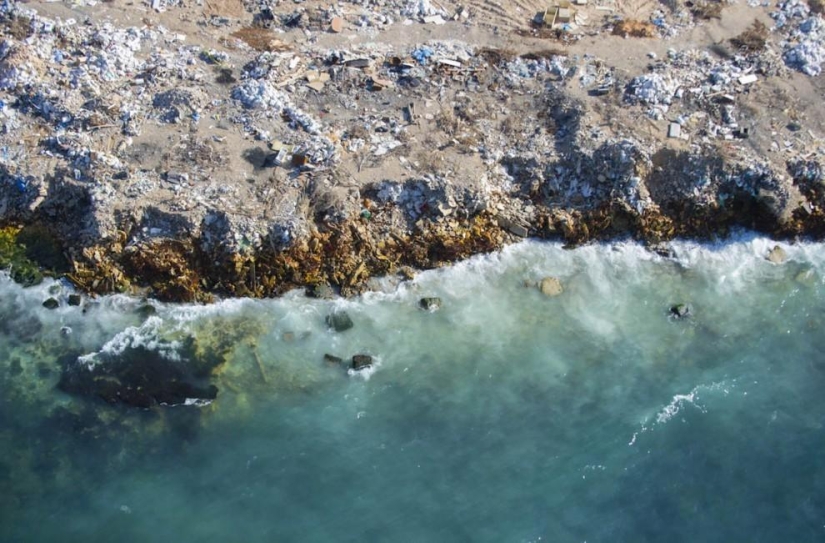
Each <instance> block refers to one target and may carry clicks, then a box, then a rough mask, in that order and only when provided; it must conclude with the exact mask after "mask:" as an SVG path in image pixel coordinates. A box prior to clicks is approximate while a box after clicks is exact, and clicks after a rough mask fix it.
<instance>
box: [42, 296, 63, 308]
mask: <svg viewBox="0 0 825 543" xmlns="http://www.w3.org/2000/svg"><path fill="white" fill-rule="evenodd" d="M43 307H45V308H46V309H57V308H58V307H60V302H58V301H57V300H56V299H55V298H49V299H48V300H46V301H45V302H43Z"/></svg>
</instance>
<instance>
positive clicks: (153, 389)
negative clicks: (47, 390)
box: [58, 345, 218, 408]
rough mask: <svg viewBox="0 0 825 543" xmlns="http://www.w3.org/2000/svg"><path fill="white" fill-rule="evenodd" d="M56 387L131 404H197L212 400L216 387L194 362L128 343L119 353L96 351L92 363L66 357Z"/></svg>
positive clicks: (141, 405) (83, 394)
mask: <svg viewBox="0 0 825 543" xmlns="http://www.w3.org/2000/svg"><path fill="white" fill-rule="evenodd" d="M58 388H59V389H60V390H62V391H64V392H68V393H70V394H78V395H81V396H91V397H97V398H101V399H103V400H105V401H106V402H108V403H111V404H117V403H123V404H126V405H130V406H133V407H141V408H150V407H153V406H156V405H170V406H171V405H197V404H202V403H203V402H208V401H210V400H214V399H215V398H217V396H218V388H217V387H216V386H215V385H213V384H210V383H209V380H208V378H206V377H204V376H203V372H202V368H200V367H198V364H197V363H191V362H189V361H187V359H186V358H184V357H183V356H181V357H180V359H174V358H171V357H169V356H166V355H164V353H163V352H162V351H159V350H150V349H147V348H146V347H144V346H141V345H137V346H130V347H127V348H126V349H124V350H123V351H122V352H121V353H120V354H117V355H113V354H108V353H99V354H98V355H97V357H96V359H95V361H94V362H93V363H88V362H87V361H85V360H84V359H81V358H79V357H73V360H70V361H68V362H67V361H65V360H64V367H63V372H62V374H61V376H60V382H59V383H58Z"/></svg>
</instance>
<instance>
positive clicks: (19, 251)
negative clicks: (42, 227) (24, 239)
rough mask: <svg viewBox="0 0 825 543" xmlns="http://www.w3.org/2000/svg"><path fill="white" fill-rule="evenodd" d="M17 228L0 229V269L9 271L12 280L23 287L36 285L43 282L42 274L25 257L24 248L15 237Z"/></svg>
mask: <svg viewBox="0 0 825 543" xmlns="http://www.w3.org/2000/svg"><path fill="white" fill-rule="evenodd" d="M19 233H20V230H19V229H18V228H14V227H6V228H2V229H0V268H2V269H6V270H9V274H10V275H11V278H12V280H13V281H14V282H15V283H19V284H21V285H23V286H26V287H27V286H32V285H37V284H39V283H41V282H42V281H43V274H42V273H41V271H40V269H39V268H38V266H37V264H35V263H34V262H33V261H31V260H30V259H29V258H28V257H27V256H26V248H25V246H23V245H21V244H20V243H19V242H18V240H17V236H18V234H19Z"/></svg>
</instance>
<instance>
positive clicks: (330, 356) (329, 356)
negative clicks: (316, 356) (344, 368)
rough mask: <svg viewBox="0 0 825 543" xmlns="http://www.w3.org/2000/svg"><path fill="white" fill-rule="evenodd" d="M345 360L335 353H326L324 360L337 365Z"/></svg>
mask: <svg viewBox="0 0 825 543" xmlns="http://www.w3.org/2000/svg"><path fill="white" fill-rule="evenodd" d="M343 361H344V360H343V359H342V358H341V357H340V356H335V355H334V354H329V353H326V354H324V362H326V363H327V364H330V365H333V366H337V365H338V364H340V363H342V362H343Z"/></svg>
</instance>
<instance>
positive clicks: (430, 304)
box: [418, 297, 441, 311]
mask: <svg viewBox="0 0 825 543" xmlns="http://www.w3.org/2000/svg"><path fill="white" fill-rule="evenodd" d="M418 305H419V306H420V307H421V309H426V310H427V311H437V310H439V309H441V298H435V297H433V298H421V300H420V301H419V302H418Z"/></svg>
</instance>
